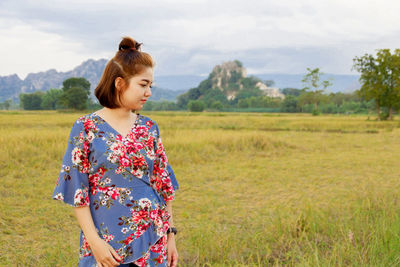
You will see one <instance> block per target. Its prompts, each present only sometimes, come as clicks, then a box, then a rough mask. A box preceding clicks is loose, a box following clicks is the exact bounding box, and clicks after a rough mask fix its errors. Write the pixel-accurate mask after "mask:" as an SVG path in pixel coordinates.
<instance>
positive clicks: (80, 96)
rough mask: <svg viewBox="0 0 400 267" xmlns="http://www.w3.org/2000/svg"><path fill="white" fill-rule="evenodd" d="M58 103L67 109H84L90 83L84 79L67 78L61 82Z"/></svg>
mask: <svg viewBox="0 0 400 267" xmlns="http://www.w3.org/2000/svg"><path fill="white" fill-rule="evenodd" d="M62 90H63V94H62V95H61V96H60V97H59V102H60V103H61V104H62V105H63V106H65V107H68V108H73V109H79V110H82V109H85V108H86V107H87V104H88V102H89V95H90V82H89V81H87V80H86V79H85V78H76V77H74V78H69V79H67V80H65V81H64V82H63V88H62Z"/></svg>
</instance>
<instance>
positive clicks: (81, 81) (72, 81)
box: [63, 77, 90, 96]
mask: <svg viewBox="0 0 400 267" xmlns="http://www.w3.org/2000/svg"><path fill="white" fill-rule="evenodd" d="M73 87H79V88H82V89H84V90H85V91H86V93H87V95H88V96H89V95H90V82H89V81H88V80H86V79H85V78H83V77H72V78H69V79H66V80H65V81H64V82H63V91H64V92H65V91H67V90H68V89H70V88H73Z"/></svg>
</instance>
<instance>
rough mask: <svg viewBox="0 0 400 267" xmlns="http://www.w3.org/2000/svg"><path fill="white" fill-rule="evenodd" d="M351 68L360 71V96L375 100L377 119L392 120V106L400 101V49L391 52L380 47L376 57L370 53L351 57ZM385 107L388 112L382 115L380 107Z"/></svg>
mask: <svg viewBox="0 0 400 267" xmlns="http://www.w3.org/2000/svg"><path fill="white" fill-rule="evenodd" d="M353 63H354V64H353V67H352V69H356V70H357V71H358V72H361V76H360V82H361V84H362V86H361V88H360V90H359V91H358V92H359V95H360V97H362V98H364V99H366V100H372V99H373V100H375V103H376V110H377V114H378V120H380V119H386V118H388V119H389V120H393V116H392V114H393V108H394V107H398V104H399V102H400V49H395V50H394V53H393V54H391V52H390V49H380V50H378V51H377V54H376V58H375V57H374V56H373V55H371V54H364V56H362V57H355V58H354V59H353ZM382 107H386V108H388V110H389V113H388V114H385V115H382V114H381V108H382Z"/></svg>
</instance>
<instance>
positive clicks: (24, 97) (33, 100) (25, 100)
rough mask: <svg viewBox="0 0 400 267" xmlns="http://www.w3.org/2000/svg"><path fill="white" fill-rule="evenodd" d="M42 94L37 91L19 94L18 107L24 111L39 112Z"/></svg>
mask: <svg viewBox="0 0 400 267" xmlns="http://www.w3.org/2000/svg"><path fill="white" fill-rule="evenodd" d="M43 95H44V93H43V92H41V91H37V92H34V93H31V94H20V95H19V99H20V105H21V107H22V108H23V109H25V110H39V109H41V103H42V98H43Z"/></svg>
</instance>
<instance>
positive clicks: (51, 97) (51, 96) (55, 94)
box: [41, 88, 63, 109]
mask: <svg viewBox="0 0 400 267" xmlns="http://www.w3.org/2000/svg"><path fill="white" fill-rule="evenodd" d="M62 94H63V91H62V90H60V89H54V88H53V89H50V90H49V91H47V92H46V93H45V94H44V95H43V99H42V103H41V107H42V109H56V108H57V104H58V100H59V99H60V97H61V95H62Z"/></svg>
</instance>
